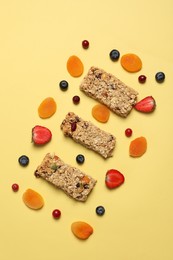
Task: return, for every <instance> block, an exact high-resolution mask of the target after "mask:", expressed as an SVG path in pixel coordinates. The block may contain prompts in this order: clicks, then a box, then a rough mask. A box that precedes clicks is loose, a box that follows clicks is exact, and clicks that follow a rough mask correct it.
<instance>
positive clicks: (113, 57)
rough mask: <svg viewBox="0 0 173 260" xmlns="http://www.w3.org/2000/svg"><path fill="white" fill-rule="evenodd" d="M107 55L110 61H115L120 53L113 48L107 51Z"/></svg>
mask: <svg viewBox="0 0 173 260" xmlns="http://www.w3.org/2000/svg"><path fill="white" fill-rule="evenodd" d="M109 56H110V58H111V60H112V61H116V60H118V59H119V57H120V53H119V51H118V50H115V49H114V50H112V51H111V52H110V53H109Z"/></svg>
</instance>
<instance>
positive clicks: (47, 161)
mask: <svg viewBox="0 0 173 260" xmlns="http://www.w3.org/2000/svg"><path fill="white" fill-rule="evenodd" d="M35 176H36V177H42V178H43V179H45V180H46V181H48V182H50V183H52V184H53V185H55V186H56V187H57V188H59V189H61V190H63V191H64V192H65V193H66V194H67V195H68V196H70V197H72V198H73V199H75V200H78V201H86V200H87V198H88V195H89V194H90V192H91V191H92V190H93V188H94V186H95V184H96V182H97V181H96V180H95V179H93V178H92V177H91V176H89V175H86V174H85V173H83V172H82V171H81V170H79V169H77V168H75V167H72V166H70V165H68V164H66V163H64V162H63V161H62V160H61V159H60V158H59V157H58V156H56V155H54V154H53V155H51V154H50V153H48V154H46V156H45V157H44V159H43V161H42V163H41V164H40V165H39V166H38V167H37V169H36V171H35Z"/></svg>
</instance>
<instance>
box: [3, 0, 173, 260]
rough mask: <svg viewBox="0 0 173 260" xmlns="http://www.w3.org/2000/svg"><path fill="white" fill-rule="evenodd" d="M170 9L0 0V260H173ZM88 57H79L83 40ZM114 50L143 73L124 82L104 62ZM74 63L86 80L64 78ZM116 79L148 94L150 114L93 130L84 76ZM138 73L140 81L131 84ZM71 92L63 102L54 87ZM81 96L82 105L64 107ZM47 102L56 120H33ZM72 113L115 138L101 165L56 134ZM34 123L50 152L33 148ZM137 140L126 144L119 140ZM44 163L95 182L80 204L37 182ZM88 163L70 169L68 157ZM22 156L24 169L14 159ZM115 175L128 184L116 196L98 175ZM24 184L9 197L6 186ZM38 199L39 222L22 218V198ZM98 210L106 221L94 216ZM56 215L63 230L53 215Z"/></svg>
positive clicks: (26, 213) (115, 66)
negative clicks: (139, 145) (44, 131)
mask: <svg viewBox="0 0 173 260" xmlns="http://www.w3.org/2000/svg"><path fill="white" fill-rule="evenodd" d="M172 9H173V4H172V1H171V0H165V1H161V0H159V1H154V0H151V1H144V2H141V1H137V0H132V1H122V0H121V1H115V0H107V1H100V0H92V1H91V0H87V1H82V0H74V1H70V0H63V1H58V0H47V1H46V0H42V1H38V0H30V1H22V0H16V1H12V0H11V1H10V0H7V1H2V0H1V4H0V25H1V40H0V88H1V91H0V96H1V101H0V107H1V109H0V111H1V134H0V144H1V170H0V206H1V221H0V237H1V241H0V259H2V260H10V259H15V260H31V259H32V260H48V259H49V260H55V259H65V260H66V259H76V260H79V259H80V260H81V259H82V260H86V259H92V260H94V259H99V260H103V259H109V260H115V259H117V260H139V259H140V260H163V259H165V260H172V259H173V247H172V233H173V188H172V183H173V169H172V168H173V167H172V165H173V164H172V147H173V126H172V114H173V113H172V112H173V107H172V100H173V90H172V68H173V52H172V46H173V31H172V24H173V16H172ZM84 39H87V40H89V42H90V48H89V49H88V50H84V49H83V48H82V47H81V42H82V40H84ZM114 48H116V49H118V50H119V51H120V53H121V55H123V54H126V53H129V52H133V53H135V54H137V55H139V57H140V58H141V59H142V61H143V68H142V71H140V72H138V73H136V74H130V73H128V72H126V71H125V70H123V68H122V67H121V65H120V62H119V61H118V62H112V61H111V60H110V59H109V52H110V51H111V50H112V49H114ZM71 55H77V56H79V57H80V59H81V60H82V61H83V63H84V74H83V75H82V77H80V78H72V77H71V76H70V75H69V74H68V72H67V70H66V61H67V59H68V58H69V56H71ZM92 65H95V66H98V67H100V68H103V69H105V70H106V71H108V72H111V73H113V74H114V75H116V76H117V77H118V78H120V79H121V80H122V81H123V82H125V83H126V84H128V85H130V86H132V87H133V88H134V89H136V90H137V91H138V92H139V99H141V98H144V97H145V96H147V95H152V96H153V97H154V98H155V99H156V102H157V108H156V111H155V112H154V113H152V114H150V115H145V114H141V113H138V112H136V111H132V113H131V114H130V115H129V116H128V118H126V119H122V118H119V117H118V116H116V115H115V114H113V113H111V115H110V119H109V122H108V123H106V124H101V123H99V122H97V121H95V119H93V118H92V116H91V109H92V107H93V106H94V105H95V104H96V102H95V101H94V100H92V99H90V98H88V97H86V96H85V95H84V94H83V93H81V92H80V90H79V84H80V82H81V80H82V78H83V76H84V75H85V74H86V72H87V70H88V69H89V67H90V66H92ZM158 71H164V72H165V75H166V80H165V82H164V83H163V84H158V83H156V81H155V78H154V77H155V73H156V72H158ZM140 74H145V75H146V76H147V82H146V84H144V85H141V84H139V83H138V80H137V78H138V76H139V75H140ZM62 79H66V80H67V81H68V82H69V89H68V91H67V92H62V91H61V90H60V89H59V86H58V84H59V82H60V81H61V80H62ZM74 95H79V96H80V97H81V102H80V104H79V105H74V104H73V103H72V97H73V96H74ZM48 96H52V97H53V98H54V99H55V100H56V102H57V112H56V114H55V115H53V116H52V117H51V118H50V119H46V120H43V119H41V118H39V116H38V113H37V108H38V106H39V104H40V102H41V101H42V100H43V99H44V98H46V97H48ZM69 111H74V112H75V113H77V114H78V115H79V116H81V117H83V118H84V119H86V120H91V121H92V122H93V123H95V124H96V125H97V126H99V127H100V128H102V129H104V130H106V131H109V132H111V133H112V134H114V135H115V136H116V138H117V146H116V150H115V152H114V156H113V157H112V158H110V159H108V160H103V159H102V158H101V157H100V156H99V155H97V154H95V153H93V152H91V151H88V150H86V149H85V148H83V147H81V146H80V145H77V144H75V143H73V141H72V140H70V139H69V138H65V137H64V136H63V134H62V132H61V131H60V123H61V121H62V120H63V118H64V117H65V115H66V113H67V112H69ZM36 124H40V125H43V126H46V127H48V128H49V129H50V130H51V131H52V134H53V138H52V141H51V142H50V143H49V144H47V145H46V146H44V147H39V148H38V147H34V146H33V144H32V143H31V129H32V127H33V126H35V125H36ZM127 127H131V128H132V129H133V136H132V137H131V138H130V139H129V138H127V137H125V135H124V130H125V129H126V128H127ZM141 135H143V136H145V137H146V138H147V140H148V150H147V153H146V154H145V155H144V156H143V157H141V158H136V159H134V158H130V157H129V155H128V147H129V143H130V141H131V140H132V139H134V138H136V137H138V136H141ZM47 152H55V153H56V154H57V155H59V156H60V157H61V158H62V159H63V160H64V161H65V162H66V163H69V164H71V165H73V166H76V167H80V169H81V170H83V171H85V172H86V173H88V174H90V175H92V176H93V177H94V178H96V179H97V180H98V183H97V185H96V187H95V189H94V191H93V193H92V194H91V196H90V197H89V199H88V201H87V202H86V203H80V202H75V201H73V200H72V199H70V198H68V197H67V196H66V195H65V194H64V193H63V192H61V191H59V190H57V189H54V187H52V186H51V185H49V184H48V183H47V182H45V181H43V180H41V179H36V178H35V177H34V175H33V173H34V170H35V168H36V167H37V165H38V164H39V163H40V162H41V161H42V159H43V157H44V155H45V154H46V153H47ZM78 153H82V154H84V155H85V158H86V161H85V163H84V164H83V165H81V166H78V165H77V163H76V161H75V157H76V155H77V154H78ZM22 154H26V155H28V156H29V158H30V163H29V165H28V166H27V167H26V168H22V167H21V166H20V165H19V164H18V157H19V156H20V155H22ZM110 168H115V169H118V170H119V171H121V172H122V173H123V174H124V176H125V183H124V184H123V186H121V187H120V188H119V189H117V190H111V191H110V190H108V189H106V187H105V184H104V178H105V173H106V171H107V170H108V169H110ZM15 182H16V183H18V184H19V185H20V190H19V191H18V192H17V193H14V192H12V190H11V185H12V184H13V183H15ZM27 188H32V189H35V190H36V191H37V192H39V193H40V194H42V196H43V197H44V199H45V206H44V207H43V208H42V209H41V210H39V211H33V210H31V209H29V208H27V207H26V206H25V205H24V204H23V202H22V194H23V192H24V191H25V190H26V189H27ZM98 205H103V206H104V207H105V209H106V213H105V215H104V216H103V217H98V216H97V215H96V214H95V208H96V206H98ZM55 208H58V209H60V210H61V212H62V216H61V218H60V219H59V220H54V219H53V218H52V216H51V214H52V210H53V209H55ZM77 220H81V221H85V222H88V223H89V224H91V225H92V226H93V228H94V233H93V235H92V236H91V237H90V238H89V239H88V240H87V241H80V240H78V239H76V238H75V237H74V236H73V234H72V232H71V230H70V226H71V223H72V222H73V221H77Z"/></svg>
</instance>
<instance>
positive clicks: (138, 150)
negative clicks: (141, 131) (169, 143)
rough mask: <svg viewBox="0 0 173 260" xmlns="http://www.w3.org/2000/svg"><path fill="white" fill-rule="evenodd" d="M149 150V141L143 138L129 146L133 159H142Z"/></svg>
mask: <svg viewBox="0 0 173 260" xmlns="http://www.w3.org/2000/svg"><path fill="white" fill-rule="evenodd" d="M146 150H147V140H146V138H145V137H143V136H141V137H138V138H136V139H134V140H133V141H131V143H130V146H129V155H130V156H132V157H140V156H142V155H143V154H144V153H145V152H146Z"/></svg>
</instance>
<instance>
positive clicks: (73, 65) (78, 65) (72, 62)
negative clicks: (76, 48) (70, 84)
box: [67, 55, 84, 77]
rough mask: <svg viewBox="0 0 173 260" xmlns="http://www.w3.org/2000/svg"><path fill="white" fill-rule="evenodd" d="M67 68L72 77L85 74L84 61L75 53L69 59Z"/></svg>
mask: <svg viewBox="0 0 173 260" xmlns="http://www.w3.org/2000/svg"><path fill="white" fill-rule="evenodd" d="M67 70H68V72H69V74H70V75H71V76H72V77H79V76H81V75H82V74H83V71H84V66H83V63H82V61H81V60H80V59H79V58H78V57H77V56H75V55H72V56H70V57H69V59H68V60H67Z"/></svg>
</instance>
